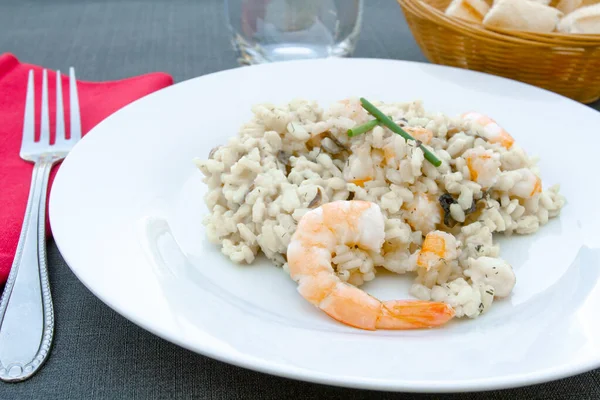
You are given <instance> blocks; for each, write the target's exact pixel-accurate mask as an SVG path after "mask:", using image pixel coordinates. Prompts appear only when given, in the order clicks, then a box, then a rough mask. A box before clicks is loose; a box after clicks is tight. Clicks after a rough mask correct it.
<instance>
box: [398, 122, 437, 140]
mask: <svg viewBox="0 0 600 400" xmlns="http://www.w3.org/2000/svg"><path fill="white" fill-rule="evenodd" d="M403 129H404V130H405V131H406V132H408V133H409V134H410V135H411V136H412V137H413V138H415V139H416V140H418V141H419V142H421V143H425V144H429V142H430V141H431V139H432V138H433V132H432V131H430V130H429V129H427V128H422V127H420V126H405V127H404V128H403Z"/></svg>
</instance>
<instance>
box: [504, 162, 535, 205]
mask: <svg viewBox="0 0 600 400" xmlns="http://www.w3.org/2000/svg"><path fill="white" fill-rule="evenodd" d="M514 172H515V173H518V174H519V176H520V180H519V181H517V182H516V183H515V184H514V185H513V187H512V188H510V189H509V190H508V193H509V194H511V195H513V196H517V197H521V198H523V199H528V198H530V197H533V196H534V195H536V194H537V193H541V192H542V180H541V179H540V177H539V176H537V175H536V174H534V173H533V172H532V171H531V170H530V169H529V168H521V169H518V170H516V171H514Z"/></svg>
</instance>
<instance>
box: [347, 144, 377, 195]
mask: <svg viewBox="0 0 600 400" xmlns="http://www.w3.org/2000/svg"><path fill="white" fill-rule="evenodd" d="M344 178H345V179H346V181H347V182H351V183H354V184H355V185H357V186H361V187H363V186H364V184H365V183H366V182H369V181H372V180H374V179H375V166H374V163H373V157H372V155H371V149H370V148H369V147H368V146H357V147H355V148H353V149H352V154H351V155H350V157H348V166H347V167H346V168H345V169H344Z"/></svg>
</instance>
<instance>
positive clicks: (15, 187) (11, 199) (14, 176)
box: [0, 53, 173, 288]
mask: <svg viewBox="0 0 600 400" xmlns="http://www.w3.org/2000/svg"><path fill="white" fill-rule="evenodd" d="M75 67H76V66H75ZM30 69H33V70H34V71H35V72H34V74H35V98H36V103H35V110H36V119H37V121H36V126H37V128H36V137H37V135H39V114H40V113H39V111H40V110H41V92H42V90H41V84H42V67H39V66H36V65H31V64H25V63H22V62H20V61H19V60H17V58H16V57H15V56H13V55H12V54H8V53H6V54H2V55H0V288H2V286H3V285H4V283H5V282H6V279H7V277H8V273H9V272H10V268H11V265H12V262H13V257H14V255H15V251H16V248H17V243H18V241H19V234H20V232H21V224H22V223H23V214H24V213H25V206H26V204H27V197H28V195H29V186H30V183H31V172H32V168H33V164H30V163H27V162H25V161H23V160H21V158H20V157H19V149H20V147H21V135H22V130H23V111H24V107H25V94H26V93H25V92H26V88H27V75H28V73H29V70H30ZM61 72H62V71H61ZM65 72H66V73H67V74H68V71H65ZM75 72H76V73H77V68H76V69H75ZM172 83H173V78H171V76H170V75H167V74H165V73H152V74H146V75H141V76H137V77H133V78H128V79H123V80H119V81H110V82H101V83H100V82H98V83H96V82H84V81H77V88H78V93H79V108H80V111H81V129H82V133H83V134H85V133H86V132H88V131H89V130H90V129H92V128H93V127H94V126H95V125H96V124H98V123H99V122H100V121H102V120H103V119H104V118H106V117H107V116H109V115H110V114H112V113H113V112H115V111H117V110H118V109H120V108H121V107H123V106H125V105H127V104H129V103H131V102H132V101H134V100H136V99H139V98H140V97H143V96H145V95H147V94H149V93H152V92H154V91H156V90H159V89H162V88H164V87H166V86H169V85H171V84H172ZM62 92H63V104H64V109H65V112H66V120H65V121H66V123H65V125H66V129H67V135H68V134H69V122H68V121H69V120H68V111H69V77H68V75H64V73H63V75H62ZM55 93H56V74H55V72H54V71H51V70H48V98H49V102H48V103H49V106H50V126H51V128H52V132H51V138H53V136H54V132H53V130H54V110H55V108H54V104H55ZM51 140H52V139H51ZM57 169H58V166H55V167H54V169H53V171H52V174H51V176H50V185H51V184H52V181H53V179H54V175H55V174H56V171H57ZM48 232H49V230H48Z"/></svg>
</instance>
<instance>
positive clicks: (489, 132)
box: [462, 112, 515, 149]
mask: <svg viewBox="0 0 600 400" xmlns="http://www.w3.org/2000/svg"><path fill="white" fill-rule="evenodd" d="M462 117H463V118H464V119H466V120H468V121H474V122H477V123H478V124H479V125H481V127H482V128H483V129H482V132H481V134H482V136H483V137H484V138H485V139H486V140H487V141H488V142H490V143H499V144H501V145H502V146H503V147H505V148H507V149H510V148H511V147H512V145H513V143H514V142H515V139H513V137H512V136H510V134H509V133H508V132H506V131H505V130H504V129H503V128H502V127H501V126H500V125H498V124H497V123H496V121H494V120H493V119H491V118H490V117H488V116H487V115H483V114H480V113H477V112H468V113H465V114H463V115H462Z"/></svg>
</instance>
